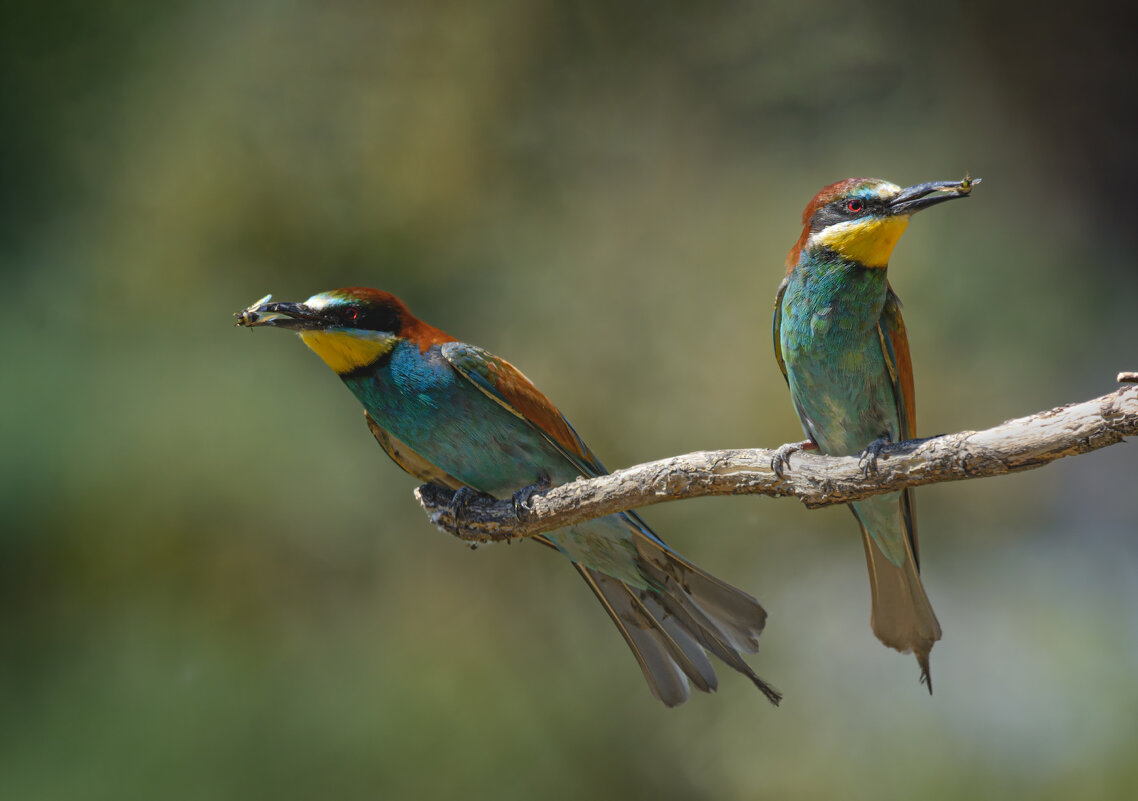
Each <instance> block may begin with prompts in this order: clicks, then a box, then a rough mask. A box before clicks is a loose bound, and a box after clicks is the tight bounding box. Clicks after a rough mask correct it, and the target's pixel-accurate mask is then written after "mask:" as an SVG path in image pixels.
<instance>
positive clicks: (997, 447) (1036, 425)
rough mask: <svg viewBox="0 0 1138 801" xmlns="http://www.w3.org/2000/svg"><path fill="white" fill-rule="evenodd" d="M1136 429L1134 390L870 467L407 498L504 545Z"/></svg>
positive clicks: (702, 461)
mask: <svg viewBox="0 0 1138 801" xmlns="http://www.w3.org/2000/svg"><path fill="white" fill-rule="evenodd" d="M1118 380H1119V381H1138V374H1136V373H1121V374H1119V376H1118ZM1136 434H1138V386H1134V387H1124V388H1122V389H1119V390H1117V391H1115V392H1111V393H1109V394H1107V395H1103V396H1102V397H1098V398H1095V399H1093V400H1089V401H1084V402H1082V403H1073V404H1068V405H1067V406H1060V407H1058V408H1056V409H1051V410H1049V411H1045V412H1039V413H1038V414H1033V415H1029V416H1028V417H1020V418H1017V419H1015V420H1009V421H1007V422H1005V423H1002V424H1001V425H998V426H995V427H993V428H989V429H985V430H983V431H961V432H959V433H957V434H943V435H941V436H937V437H930V438H928V439H921V440H910V441H907V442H901V443H897V444H894V445H889V446H886V447H885V448H884V450H883V451H882V452H881V454H880V457H879V458H878V459H877V463H876V467H875V468H874V467H873V466H870V467H868V468H867V467H866V466H865V464H864V462H862V463H859V459H858V458H857V457H840V458H839V457H829V456H821V455H818V454H817V453H811V452H802V453H795V454H794V455H793V456H791V457H790V464H789V467H788V468H787V469H785V470H784V471H783V472H782V475H781V476H780V475H779V474H777V473H776V472H775V470H774V468H773V467H772V460H773V459H774V457H775V451H771V450H764V449H738V450H723V451H698V452H696V453H689V454H685V455H683V456H673V457H671V458H669V459H661V460H659V461H655V462H648V463H646V464H641V465H636V466H634V467H628V468H625V469H623V470H617V471H616V472H614V473H610V474H609V475H606V476H599V477H597V478H591V479H583V478H582V479H578V480H577V481H574V482H572V483H569V484H562V485H561V486H558V487H554V488H552V489H547V490H544V491H535V492H533V494H532V495H531V496H530V497H529V498H528V499H527V500H526V501H525V502H524V503H520V502H515V500H513V499H510V500H503V501H498V500H495V499H493V498H490V497H487V496H477V495H476V496H474V497H469V496H467V497H464V498H461V499H460V500H459V502H458V503H457V504H456V503H454V492H453V491H451V490H449V489H444V488H442V487H439V486H436V485H433V484H424V485H423V486H421V487H419V488H418V489H417V490H416V491H415V497H416V498H418V499H419V502H420V503H421V504H422V505H423V508H424V509H425V510H426V511H427V513H428V515H429V516H430V519H431V522H432V523H434V524H435V525H436V526H438V527H439V528H441V529H442V530H444V531H447V532H449V533H451V534H454V535H455V536H457V537H459V538H460V539H463V540H466V541H468V542H473V543H485V542H502V541H506V540H511V539H514V538H517V537H532V536H534V535H536V534H541V533H543V532H547V531H552V530H553V529H557V528H561V527H563V526H567V525H570V524H572V523H579V522H582V521H585V520H591V519H593V518H596V517H601V516H603V515H607V514H612V513H613V512H619V511H622V510H625V509H634V508H638V507H641V506H648V505H651V504H655V503H662V502H664V501H675V500H680V499H683V498H697V497H701V496H704V495H770V496H774V497H782V496H794V497H796V498H798V499H799V500H800V501H802V502H803V503H804V504H806V505H807V506H809V507H811V508H813V507H820V506H829V505H831V504H836V503H848V502H849V501H855V500H859V499H861V498H867V497H869V496H871V495H878V494H881V493H885V492H891V491H893V490H898V489H902V488H903V487H917V486H920V485H922V484H935V483H938V482H942V481H960V480H963V479H966V478H984V477H987V476H998V475H1003V474H1005V473H1014V472H1018V471H1021V470H1030V469H1032V468H1035V467H1040V466H1042V465H1045V464H1047V463H1048V462H1052V461H1054V460H1055V459H1060V458H1062V457H1064V456H1074V455H1076V454H1080V453H1088V452H1090V451H1093V450H1098V449H1099V448H1104V447H1106V446H1107V445H1113V444H1115V443H1117V442H1121V441H1122V440H1123V438H1124V437H1128V436H1134V435H1136ZM456 511H457V520H456Z"/></svg>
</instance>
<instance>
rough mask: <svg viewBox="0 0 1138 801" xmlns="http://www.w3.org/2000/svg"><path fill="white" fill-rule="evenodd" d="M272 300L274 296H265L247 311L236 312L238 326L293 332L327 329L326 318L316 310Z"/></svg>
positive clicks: (297, 304) (302, 305)
mask: <svg viewBox="0 0 1138 801" xmlns="http://www.w3.org/2000/svg"><path fill="white" fill-rule="evenodd" d="M271 298H272V295H265V297H263V298H261V299H260V300H258V301H257V302H256V303H254V304H252V305H251V306H249V307H248V308H247V309H242V310H241V311H239V312H236V313H235V314H234V315H233V316H234V317H236V318H237V323H236V324H237V325H240V326H244V327H246V328H256V327H257V326H262V325H269V326H273V327H275V328H288V329H291V330H293V331H308V330H313V329H319V328H324V327H325V325H326V323H325V320H324V317H323V316H322V315H321V314H320V313H319V312H318V311H316V310H315V309H310V308H308V307H307V306H305V305H304V304H303V303H275V302H272V303H271V302H269V301H270V299H271Z"/></svg>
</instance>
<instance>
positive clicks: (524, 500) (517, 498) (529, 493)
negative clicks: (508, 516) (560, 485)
mask: <svg viewBox="0 0 1138 801" xmlns="http://www.w3.org/2000/svg"><path fill="white" fill-rule="evenodd" d="M552 486H553V481H552V480H551V479H550V478H549V473H546V472H545V471H544V470H542V471H541V472H540V473H538V474H537V481H535V482H534V483H533V484H530V485H529V486H528V487H522V488H521V489H520V490H518V491H517V492H515V493H514V495H513V499H512V500H513V502H514V517H516V518H517V519H518V520H519V521H521V519H522V518H523V517H524V516H525V515H527V514H528V513H529V512H530V511H531V510H532V507H531V506H530V501H531V500H532V498H533V496H534V495H535V494H536V493H538V492H545V491H546V490H547V489H549V488H550V487H552Z"/></svg>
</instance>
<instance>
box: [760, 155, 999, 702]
mask: <svg viewBox="0 0 1138 801" xmlns="http://www.w3.org/2000/svg"><path fill="white" fill-rule="evenodd" d="M979 181H980V179H979V178H976V179H970V178H965V179H964V180H963V181H932V182H929V183H923V184H917V185H916V186H910V187H908V188H905V189H902V188H901V187H899V186H897V185H896V184H891V183H889V182H888V181H882V180H879V179H876V178H849V179H847V180H845V181H839V182H838V183H835V184H831V185H830V186H827V187H826V188H825V189H823V190H822V191H821V192H819V193H818V194H817V195H816V196H815V197H814V199H813V200H811V201H810V203H809V204H808V205H807V206H806V210H805V211H804V212H803V213H802V235H801V236H800V237H799V238H798V242H797V243H796V244H795V245H794V247H793V248H792V249H791V251H790V254H789V256H788V257H787V274H786V278H785V279H783V281H782V283H781V284H780V285H779V288H778V296H777V297H776V299H775V309H774V348H775V357H776V358H777V359H778V364H779V367H780V368H781V369H782V373H783V375H784V376H785V377H786V381H787V384H788V385H789V387H790V395H791V398H792V399H793V401H794V408H795V410H796V411H797V412H798V418H799V420H800V421H801V422H802V428H803V430H804V431H805V432H806V437H807V439H806V440H805V441H804V442H801V443H797V444H792V445H785V446H783V447H782V448H780V449H779V452H778V453H779V455H778V456H777V457H776V459H775V464H774V467H775V469H776V470H778V471H781V470H782V469H784V468H786V467H787V466H788V464H789V458H790V454H792V453H794V452H795V451H796V450H801V449H803V448H817V449H818V450H819V451H820V452H822V453H825V454H829V455H834V456H852V455H856V454H862V457H863V459H864V462H863V464H864V465H865V467H866V470H867V472H868V471H869V470H872V469H873V468H874V467H875V466H876V461H875V459H876V456H877V454H878V453H879V452H880V450H881V447H882V446H883V445H884V444H886V443H889V442H899V441H901V440H905V439H912V438H913V437H914V436H915V424H916V421H915V399H914V395H913V366H912V362H911V360H910V357H909V341H908V338H907V336H906V334H905V324H904V323H903V322H902V320H901V302H900V301H899V300H898V299H897V296H896V295H895V294H894V293H893V289H892V287H890V286H889V281H888V279H887V278H886V268H887V267H888V265H889V256H890V254H891V253H892V252H893V247H894V245H896V244H897V240H898V239H899V238H900V237H901V234H902V233H903V232H904V231H905V228H906V226H908V224H909V217H910V216H911V215H912V214H914V213H915V212H917V211H920V210H921V209H927V208H929V207H930V206H934V205H936V204H938V203H942V202H944V201H946V200H951V199H953V198H958V197H965V196H967V195H968V193H969V192H970V191H971V189H972V187H973V185H975V184H977V183H979ZM850 509H851V510H852V511H853V513H854V517H855V518H857V522H858V525H859V526H860V527H861V534H862V543H863V544H864V546H865V557H866V561H867V562H868V564H869V584H870V591H871V594H872V599H873V606H872V609H873V611H872V615H871V618H870V625H871V626H872V628H873V632H874V634H876V635H877V637H878V639H880V640H881V642H883V643H884V644H885V645H888V646H889V647H891V648H896V649H897V650H898V651H901V652H903V653H908V652H910V651H911V652H912V653H913V654H914V655H915V656H916V657H917V662H918V663H919V665H920V668H921V681H922V682H924V683H925V684H927V685H928V688H929V692H930V693H931V692H932V679H931V677H930V676H929V651H931V650H932V647H933V643H935V642H936V641H937V640H939V639H940V636H941V630H940V624H939V623H938V622H937V619H936V615H935V614H934V613H933V609H932V605H931V604H930V603H929V599H928V596H926V595H925V589H924V587H923V586H922V584H921V578H920V575H919V573H918V566H919V562H918V552H917V524H916V519H915V518H914V514H913V493H912V491H911V490H908V489H906V490H902V491H901V492H891V493H889V494H886V495H877V496H874V497H872V498H868V499H866V500H863V501H856V502H854V503H851V504H850Z"/></svg>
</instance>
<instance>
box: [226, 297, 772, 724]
mask: <svg viewBox="0 0 1138 801" xmlns="http://www.w3.org/2000/svg"><path fill="white" fill-rule="evenodd" d="M268 300H269V299H268V298H265V299H264V300H263V301H260V302H258V303H257V304H254V306H252V307H250V308H249V309H246V310H245V311H244V312H240V313H238V315H237V316H238V318H239V320H238V323H239V324H241V325H246V326H262V325H265V326H275V327H278V328H287V329H291V330H294V331H296V332H297V333H298V334H299V335H300V338H301V339H302V340H303V341H304V343H305V344H306V345H307V346H308V347H309V348H311V349H312V350H313V351H315V352H316V354H317V355H318V356H319V357H320V358H321V359H323V360H324V361H325V362H326V363H327V364H328V366H329V367H331V368H332V369H333V370H334V371H335V372H336V373H337V375H339V376H340V378H341V379H342V380H343V381H344V383H345V384H347V386H348V388H349V389H350V390H351V391H352V392H353V393H354V394H355V396H356V398H357V399H358V400H359V401H360V403H361V404H363V406H364V409H365V411H366V415H367V422H368V425H369V427H370V428H371V429H372V433H373V434H374V435H375V437H376V439H377V440H378V441H379V443H380V445H381V446H382V447H383V449H384V450H385V451H386V452H387V455H388V456H390V457H391V458H392V460H394V461H395V463H396V464H397V465H399V466H400V467H401V468H403V469H404V470H405V471H407V472H408V473H410V474H411V475H413V476H415V477H416V478H418V479H419V480H421V481H426V482H430V483H435V484H440V485H443V486H446V487H450V488H452V489H455V490H458V491H459V493H460V494H463V493H469V492H471V491H476V492H480V493H484V494H486V495H490V496H493V497H495V498H499V499H505V498H511V497H513V498H514V499H515V502H517V500H518V498H519V497H524V496H519V495H518V493H519V492H525V491H529V490H530V489H531V488H532V487H533V486H535V485H538V484H540V485H548V484H552V485H557V484H562V483H565V482H569V481H573V480H575V479H576V478H577V477H578V476H598V475H603V474H604V473H605V472H607V471H606V470H605V468H604V466H603V465H602V464H601V463H600V461H599V460H598V459H597V457H596V456H594V455H593V452H592V451H591V450H589V448H588V446H586V445H585V443H584V442H583V441H582V440H581V438H580V437H579V436H578V435H577V432H576V431H574V430H573V427H572V426H571V425H570V424H569V422H568V421H567V420H566V419H565V417H564V416H562V414H561V412H559V411H558V410H557V408H556V407H555V406H554V405H553V404H552V403H551V402H550V401H549V399H548V398H546V397H545V396H544V395H542V394H541V392H539V391H538V390H537V388H536V387H535V386H534V385H533V384H532V383H530V381H529V379H527V378H526V377H525V376H524V375H522V374H521V372H520V371H518V369H517V368H515V367H514V366H513V365H511V364H510V363H509V362H507V361H505V360H504V359H501V358H499V357H497V356H495V355H493V354H491V353H488V352H486V351H485V350H482V349H481V348H479V347H476V346H474V345H468V344H466V343H464V342H459V341H457V340H456V339H455V338H454V337H451V336H449V335H447V334H445V333H443V332H442V331H440V330H439V329H437V328H435V327H433V326H431V325H428V324H427V323H425V322H423V321H422V320H419V319H417V318H416V317H414V316H413V315H412V314H411V312H410V311H409V310H408V309H407V307H406V306H405V305H404V304H403V302H402V301H400V300H399V299H398V298H396V297H395V296H394V295H391V294H389V293H387V292H381V291H379V290H375V289H366V288H360V287H352V288H347V289H338V290H334V291H331V292H322V293H320V294H317V295H313V296H312V297H310V298H309V299H308V300H306V301H304V302H303V303H274V302H268ZM536 539H537V540H538V541H539V542H541V543H542V544H544V545H548V546H551V547H553V548H555V549H557V550H558V551H560V552H561V553H563V554H564V555H566V556H568V557H569V558H570V559H571V560H572V561H573V566H574V567H575V568H576V569H577V572H578V573H580V575H581V577H582V578H584V580H585V582H586V583H587V584H588V585H589V588H590V589H591V590H592V591H593V592H594V593H595V594H596V596H597V598H598V599H599V600H600V602H601V604H603V605H604V608H605V611H606V612H608V614H609V616H610V617H611V618H612V620H613V622H614V623H615V624H616V627H617V628H618V629H619V630H620V633H621V634H622V635H623V636H624V639H625V641H626V642H627V643H628V646H629V647H630V648H631V649H632V652H633V654H634V655H635V656H636V659H637V661H638V662H639V663H640V668H641V670H642V671H643V672H644V677H645V678H646V679H647V681H648V685H649V687H650V688H651V690H652V693H653V694H654V695H655V696H656V697H657V698H659V699H660V700H661V701H663V702H664V703H665V704H667V705H668V706H674V705H676V704H679V703H681V702H683V701H685V700H686V699H687V698H688V694H689V683H690V685H694V686H695V687H696V688H697V689H699V690H703V691H705V692H711V691H713V690H714V689H715V688H716V686H717V679H716V676H715V671H714V670H713V668H712V666H711V662H710V660H709V659H708V657H707V654H706V653H705V652H704V649H706V650H707V651H708V652H710V653H712V654H714V655H715V656H717V657H718V658H720V659H721V660H723V661H724V662H725V663H726V664H728V665H730V666H731V667H732V668H734V669H735V670H737V671H739V672H740V673H742V674H743V675H745V676H747V677H748V678H749V679H750V680H751V681H752V682H754V684H755V686H756V687H758V689H759V690H761V691H762V693H763V694H764V695H765V696H766V697H767V698H768V699H770V701H771V702H772V703H776V704H777V703H778V701H779V699H780V698H781V696H780V695H779V693H778V692H777V691H776V690H775V689H774V688H772V687H771V686H770V685H768V684H767V683H766V682H764V681H763V680H762V679H761V678H759V677H758V676H757V675H755V673H754V671H753V670H752V669H751V668H750V666H749V665H747V663H746V662H745V661H743V658H742V657H741V656H740V653H739V652H740V651H745V652H749V653H754V652H755V651H756V650H757V649H758V641H757V637H758V635H759V633H760V632H761V631H762V630H763V626H764V624H765V621H766V612H765V611H764V610H763V608H762V606H760V605H759V602H758V601H756V600H755V599H754V598H752V597H751V596H750V595H748V594H746V593H744V592H742V591H741V590H738V589H736V588H734V587H732V586H730V585H728V584H725V583H724V582H722V581H720V580H719V579H716V578H715V577H713V576H711V575H709V574H707V573H705V572H704V571H702V570H700V569H699V568H697V567H696V566H695V565H693V564H691V563H690V562H688V561H687V560H685V559H684V558H683V557H681V556H680V555H679V554H677V553H676V552H675V551H673V550H671V549H670V548H669V547H668V546H666V545H665V544H664V543H663V542H662V541H661V540H660V538H659V537H657V536H656V534H655V533H653V531H652V530H651V529H650V528H648V526H647V524H646V523H645V522H644V521H643V520H641V519H640V517H639V516H638V515H636V514H635V513H634V512H622V513H620V514H614V515H609V516H608V517H603V518H600V519H597V520H592V521H589V522H586V523H579V524H576V525H573V526H569V527H566V528H563V529H559V530H558V531H555V532H552V533H550V534H547V535H545V536H541V537H537V538H536Z"/></svg>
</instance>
